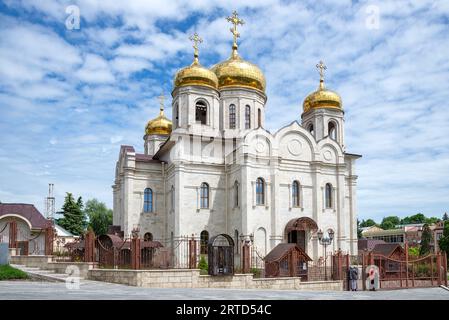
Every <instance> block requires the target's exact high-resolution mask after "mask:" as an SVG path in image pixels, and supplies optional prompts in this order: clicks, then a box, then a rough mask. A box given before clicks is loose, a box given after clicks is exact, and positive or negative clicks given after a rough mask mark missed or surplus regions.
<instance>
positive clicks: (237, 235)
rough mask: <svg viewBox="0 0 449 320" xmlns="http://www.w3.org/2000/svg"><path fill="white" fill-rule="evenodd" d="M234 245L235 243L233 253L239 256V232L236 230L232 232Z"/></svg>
mask: <svg viewBox="0 0 449 320" xmlns="http://www.w3.org/2000/svg"><path fill="white" fill-rule="evenodd" d="M234 239H235V240H234V241H235V242H234V243H235V253H236V254H239V247H240V245H239V232H238V230H235V231H234Z"/></svg>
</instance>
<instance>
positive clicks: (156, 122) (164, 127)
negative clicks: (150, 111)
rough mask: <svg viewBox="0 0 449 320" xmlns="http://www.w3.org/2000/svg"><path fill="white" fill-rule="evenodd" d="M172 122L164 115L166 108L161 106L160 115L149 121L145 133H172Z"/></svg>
mask: <svg viewBox="0 0 449 320" xmlns="http://www.w3.org/2000/svg"><path fill="white" fill-rule="evenodd" d="M171 128H172V122H171V121H170V120H169V119H168V118H167V117H166V116H165V115H164V108H163V107H161V110H160V112H159V115H158V116H157V117H156V118H154V119H153V120H150V121H148V123H147V126H146V127H145V134H146V135H151V134H158V135H170V133H171Z"/></svg>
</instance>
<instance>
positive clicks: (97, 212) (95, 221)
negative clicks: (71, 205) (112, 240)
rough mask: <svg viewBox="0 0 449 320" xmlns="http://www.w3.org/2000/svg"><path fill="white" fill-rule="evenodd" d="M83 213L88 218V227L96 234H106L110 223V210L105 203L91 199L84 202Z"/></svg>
mask: <svg viewBox="0 0 449 320" xmlns="http://www.w3.org/2000/svg"><path fill="white" fill-rule="evenodd" d="M84 213H85V215H86V216H87V217H88V218H89V227H90V228H92V230H93V231H94V232H95V234H97V235H102V234H106V233H107V232H108V228H109V226H110V225H112V210H111V209H108V208H107V207H106V204H104V203H103V202H100V201H98V200H97V199H91V200H88V201H87V202H86V207H85V209H84Z"/></svg>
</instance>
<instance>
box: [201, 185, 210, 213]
mask: <svg viewBox="0 0 449 320" xmlns="http://www.w3.org/2000/svg"><path fill="white" fill-rule="evenodd" d="M200 206H201V208H203V209H207V208H209V185H208V184H207V183H206V182H203V183H202V184H201V188H200Z"/></svg>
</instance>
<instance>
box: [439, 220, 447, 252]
mask: <svg viewBox="0 0 449 320" xmlns="http://www.w3.org/2000/svg"><path fill="white" fill-rule="evenodd" d="M438 246H439V247H440V249H441V250H442V251H444V252H446V255H447V256H448V259H449V221H448V220H446V221H444V229H443V236H442V237H441V238H440V240H438Z"/></svg>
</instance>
